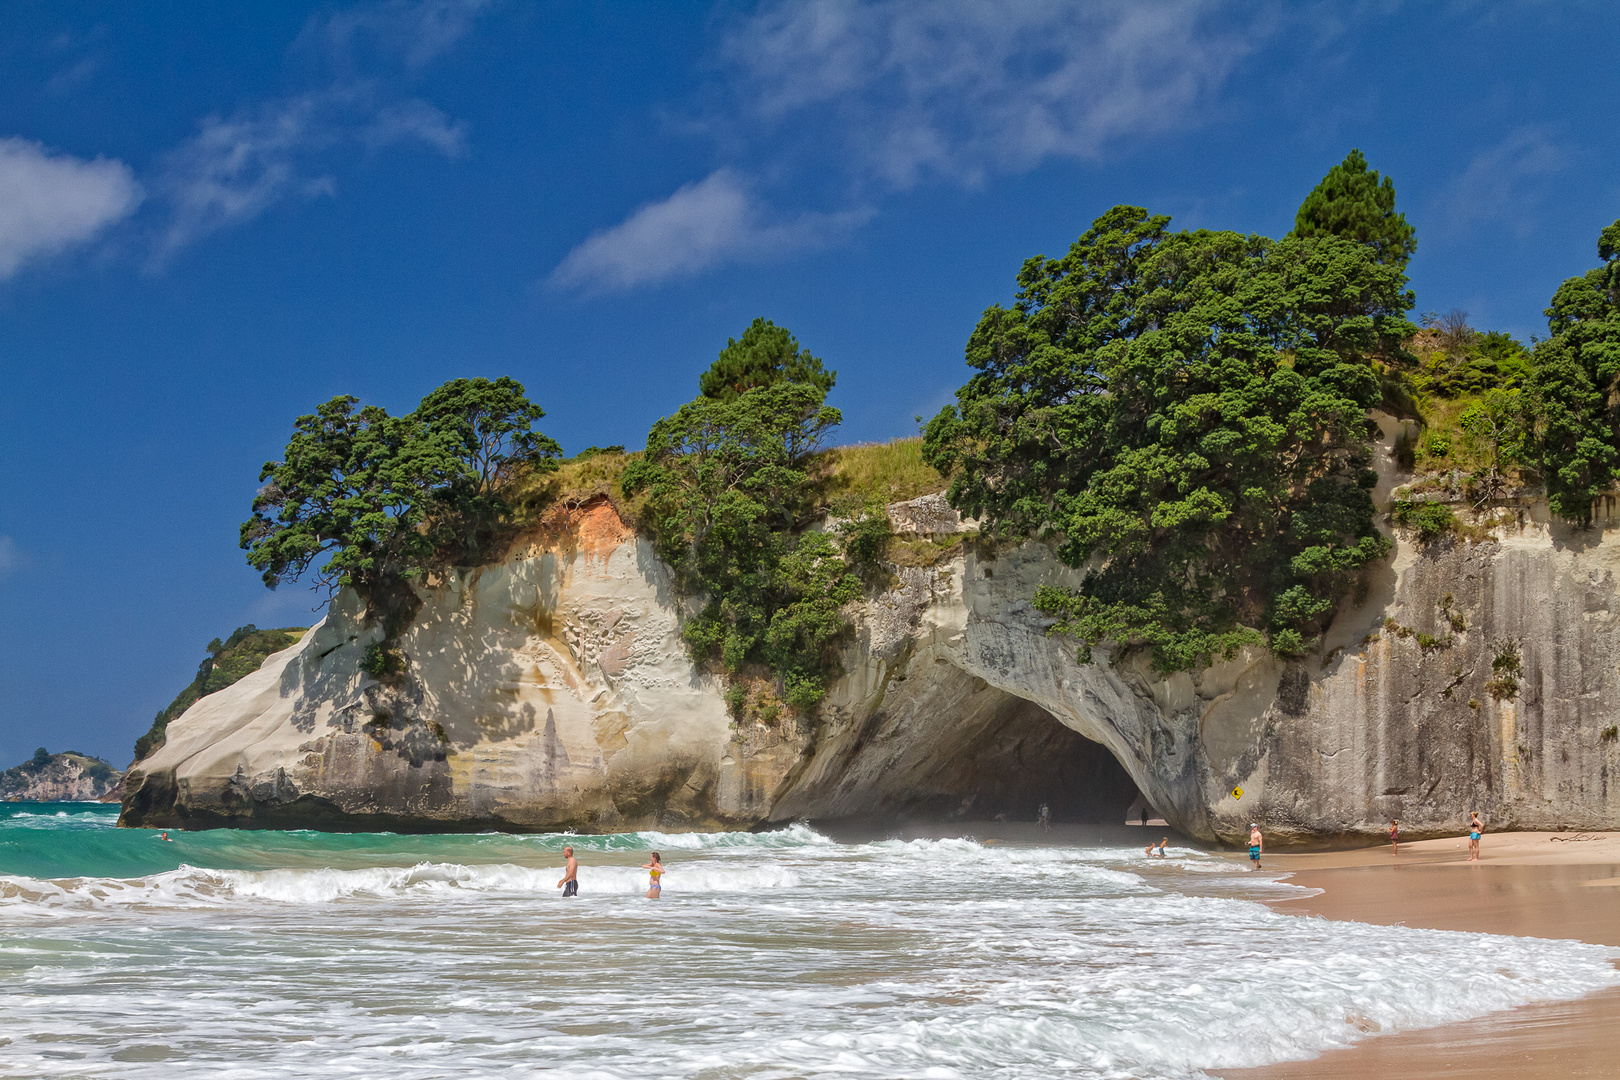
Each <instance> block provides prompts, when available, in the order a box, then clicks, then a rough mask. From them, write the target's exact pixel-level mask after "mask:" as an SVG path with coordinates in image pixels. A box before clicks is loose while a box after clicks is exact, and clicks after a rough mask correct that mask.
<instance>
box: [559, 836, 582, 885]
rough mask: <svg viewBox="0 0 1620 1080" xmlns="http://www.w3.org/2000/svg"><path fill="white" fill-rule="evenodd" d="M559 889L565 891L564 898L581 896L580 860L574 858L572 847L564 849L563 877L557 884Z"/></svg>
mask: <svg viewBox="0 0 1620 1080" xmlns="http://www.w3.org/2000/svg"><path fill="white" fill-rule="evenodd" d="M557 888H559V889H561V890H562V891H563V895H564V896H578V895H579V860H578V859H576V858H574V849H573V847H572V845H570V846H569V847H565V848H563V876H562V880H561V881H559V882H557Z"/></svg>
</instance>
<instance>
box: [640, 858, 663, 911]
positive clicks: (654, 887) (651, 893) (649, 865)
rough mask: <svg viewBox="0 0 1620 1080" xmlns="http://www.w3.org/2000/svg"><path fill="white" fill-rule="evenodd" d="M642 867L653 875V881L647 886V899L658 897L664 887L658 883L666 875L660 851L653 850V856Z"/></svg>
mask: <svg viewBox="0 0 1620 1080" xmlns="http://www.w3.org/2000/svg"><path fill="white" fill-rule="evenodd" d="M641 868H642V869H643V870H645V871H647V873H648V874H649V875H651V881H650V882H649V884H648V888H647V899H649V900H656V899H658V894H659V893H660V892H662V891H663V888H664V887H663V886H662V885H660V884H659V883H658V879H659V878H661V877H663V876H664V864H663V862H661V861H660V860H659V858H658V852H656V851H655V852H653V853H652V858H651V859H650V860H649V861H647V862H646V863H644V864H643V865H642V867H641Z"/></svg>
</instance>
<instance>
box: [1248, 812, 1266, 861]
mask: <svg viewBox="0 0 1620 1080" xmlns="http://www.w3.org/2000/svg"><path fill="white" fill-rule="evenodd" d="M1265 846H1266V842H1265V839H1264V838H1263V837H1261V835H1260V823H1259V822H1257V821H1251V822H1249V862H1250V863H1252V864H1253V865H1252V866H1250V867H1249V869H1250V870H1258V869H1260V853H1261V851H1262V849H1264V848H1265Z"/></svg>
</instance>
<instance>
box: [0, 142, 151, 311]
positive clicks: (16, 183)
mask: <svg viewBox="0 0 1620 1080" xmlns="http://www.w3.org/2000/svg"><path fill="white" fill-rule="evenodd" d="M140 201H141V189H140V185H138V184H137V183H136V182H135V177H134V175H133V174H132V173H131V172H130V169H129V166H128V165H125V164H124V163H123V162H121V161H117V160H113V159H109V158H100V157H98V158H96V159H95V160H94V161H86V160H85V159H83V158H76V157H69V156H68V155H66V154H52V153H50V152H49V151H47V150H46V149H45V148H44V147H43V146H41V145H40V144H39V143H37V142H29V141H28V140H26V139H0V279H4V278H8V277H10V276H11V275H13V274H15V273H16V272H17V270H18V269H19V268H20V267H21V266H22V265H23V264H24V263H26V262H29V261H30V260H33V259H40V258H44V257H46V256H49V255H55V254H57V253H59V252H62V251H65V250H67V249H68V248H72V247H76V246H78V245H80V244H84V243H87V242H88V241H90V240H91V239H93V238H94V237H95V236H96V234H97V233H99V232H101V231H102V230H103V229H105V228H106V227H107V226H109V225H111V224H112V223H113V222H115V221H119V220H121V219H123V218H125V217H127V216H129V214H130V213H132V212H133V211H134V209H135V207H136V205H138V204H139V203H140Z"/></svg>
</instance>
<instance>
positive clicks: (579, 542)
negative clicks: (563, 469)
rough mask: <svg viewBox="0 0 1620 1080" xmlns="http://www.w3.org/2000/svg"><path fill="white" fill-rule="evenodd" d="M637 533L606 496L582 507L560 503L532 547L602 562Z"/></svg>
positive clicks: (548, 514) (546, 516)
mask: <svg viewBox="0 0 1620 1080" xmlns="http://www.w3.org/2000/svg"><path fill="white" fill-rule="evenodd" d="M635 535H636V531H635V530H634V529H632V528H631V527H630V526H628V525H626V524H625V522H624V519H623V518H621V517H620V516H619V512H618V510H616V509H614V507H613V503H612V501H611V500H610V499H608V497H607V496H605V495H598V496H595V497H594V498H591V499H587V500H586V501H585V502H583V503H577V504H571V503H568V502H561V503H558V504H557V505H556V506H553V507H552V508H551V509H549V510H547V511H546V512H545V514H544V515H542V516H541V518H540V525H539V528H538V529H537V531H536V534H535V535H534V537H533V539H532V540H531V541H530V543H531V544H532V545H533V546H534V547H536V548H541V549H549V550H552V551H556V552H558V553H559V554H562V555H573V554H575V553H579V554H583V555H584V556H585V557H586V559H588V560H595V559H603V560H605V559H606V558H607V557H608V556H609V555H611V554H612V553H613V551H614V549H615V548H617V547H619V545H621V544H624V543H627V542H629V541H630V540H632V539H634V538H635Z"/></svg>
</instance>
